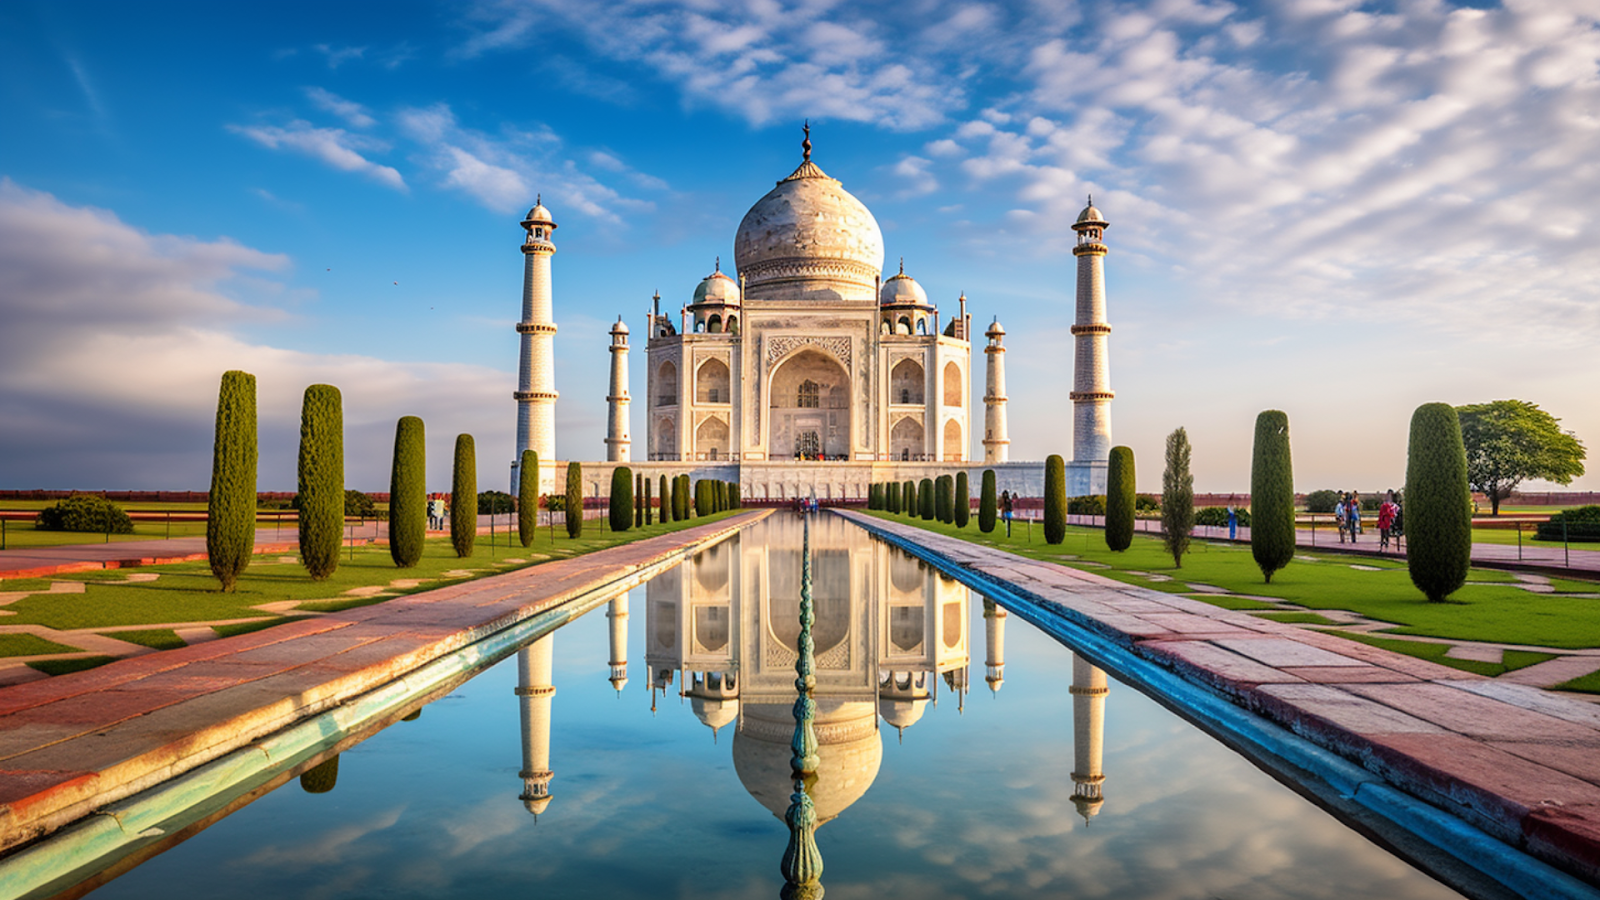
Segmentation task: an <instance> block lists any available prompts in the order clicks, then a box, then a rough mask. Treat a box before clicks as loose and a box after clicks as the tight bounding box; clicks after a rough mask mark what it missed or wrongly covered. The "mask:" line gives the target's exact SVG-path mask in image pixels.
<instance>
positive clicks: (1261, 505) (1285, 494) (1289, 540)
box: [1250, 409, 1295, 584]
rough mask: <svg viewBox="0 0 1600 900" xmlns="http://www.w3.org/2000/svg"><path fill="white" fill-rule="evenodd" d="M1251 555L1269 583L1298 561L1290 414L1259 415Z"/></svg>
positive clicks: (1253, 465) (1253, 467)
mask: <svg viewBox="0 0 1600 900" xmlns="http://www.w3.org/2000/svg"><path fill="white" fill-rule="evenodd" d="M1250 516H1251V518H1250V553H1251V555H1253V556H1254V557H1255V559H1256V565H1257V566H1260V567H1261V574H1262V575H1264V576H1266V579H1267V583H1268V584H1271V583H1272V573H1273V572H1276V571H1278V570H1279V569H1281V568H1283V567H1284V566H1287V565H1288V564H1289V561H1290V560H1292V559H1294V542H1295V533H1294V457H1293V455H1292V454H1291V453H1290V450H1289V415H1288V414H1287V413H1284V412H1280V411H1279V410H1276V409H1269V410H1267V411H1265V412H1263V413H1262V414H1261V415H1259V416H1256V444H1255V456H1254V458H1253V459H1252V461H1251V463H1250Z"/></svg>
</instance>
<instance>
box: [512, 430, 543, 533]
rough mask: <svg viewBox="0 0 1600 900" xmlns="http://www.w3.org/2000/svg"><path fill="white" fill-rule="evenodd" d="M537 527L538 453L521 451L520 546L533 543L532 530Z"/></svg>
mask: <svg viewBox="0 0 1600 900" xmlns="http://www.w3.org/2000/svg"><path fill="white" fill-rule="evenodd" d="M538 527H539V454H537V453H535V452H533V451H532V450H524V451H522V464H521V465H519V466H517V540H519V541H521V542H522V546H524V547H527V546H531V545H532V544H533V534H534V531H535V530H536V529H537V528H538Z"/></svg>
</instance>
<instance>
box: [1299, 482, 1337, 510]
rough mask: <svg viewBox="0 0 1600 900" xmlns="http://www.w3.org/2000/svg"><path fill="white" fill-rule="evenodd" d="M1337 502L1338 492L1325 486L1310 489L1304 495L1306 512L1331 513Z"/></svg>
mask: <svg viewBox="0 0 1600 900" xmlns="http://www.w3.org/2000/svg"><path fill="white" fill-rule="evenodd" d="M1338 502H1339V492H1338V491H1330V490H1328V489H1326V488H1324V489H1322V490H1320V491H1312V492H1311V493H1309V494H1307V495H1306V512H1314V513H1331V512H1333V507H1334V504H1336V503H1338Z"/></svg>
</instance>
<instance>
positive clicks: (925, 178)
mask: <svg viewBox="0 0 1600 900" xmlns="http://www.w3.org/2000/svg"><path fill="white" fill-rule="evenodd" d="M932 165H933V161H932V160H929V159H924V158H922V157H920V156H907V157H905V158H904V159H902V160H900V161H899V162H898V163H895V166H894V174H896V175H898V176H900V177H901V178H903V179H905V181H906V187H905V190H904V191H903V192H902V195H903V196H907V197H916V196H920V195H922V194H931V193H933V192H934V191H936V190H938V189H939V179H937V178H935V177H934V176H933V174H932V173H931V172H929V171H928V169H929V167H930V166H932Z"/></svg>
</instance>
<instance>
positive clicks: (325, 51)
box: [311, 44, 367, 69]
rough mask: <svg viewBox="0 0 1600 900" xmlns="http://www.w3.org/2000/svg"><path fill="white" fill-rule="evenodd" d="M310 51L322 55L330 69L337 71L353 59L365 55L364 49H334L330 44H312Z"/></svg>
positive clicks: (347, 47)
mask: <svg viewBox="0 0 1600 900" xmlns="http://www.w3.org/2000/svg"><path fill="white" fill-rule="evenodd" d="M311 49H313V50H315V51H317V52H318V53H321V54H322V56H323V58H324V59H326V60H327V61H328V68H330V69H337V68H339V67H340V66H342V65H344V64H345V63H347V62H349V61H351V60H353V59H360V58H362V57H363V56H365V55H366V53H367V48H366V47H349V46H346V47H335V46H333V45H332V44H314V45H312V47H311Z"/></svg>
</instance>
